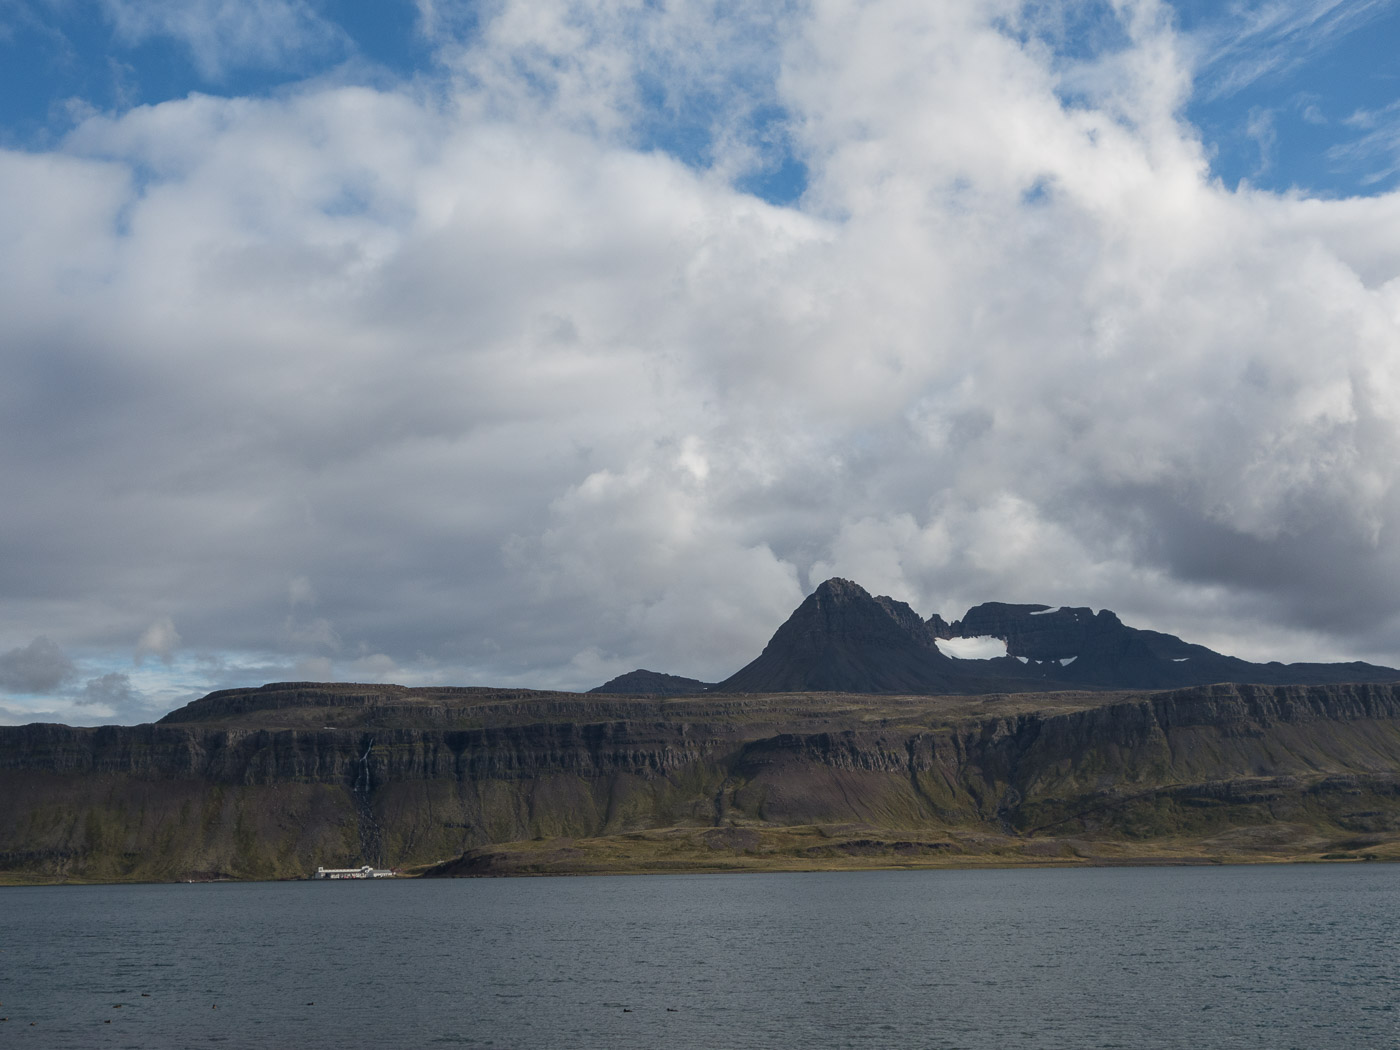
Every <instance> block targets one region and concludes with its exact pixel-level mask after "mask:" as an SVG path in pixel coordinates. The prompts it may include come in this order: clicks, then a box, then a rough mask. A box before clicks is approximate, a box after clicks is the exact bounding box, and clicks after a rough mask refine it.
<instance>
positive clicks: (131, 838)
mask: <svg viewBox="0 0 1400 1050" xmlns="http://www.w3.org/2000/svg"><path fill="white" fill-rule="evenodd" d="M1127 698H1129V697H1128V695H1127V694H1102V693H1100V694H1094V693H1073V694H1057V695H1048V696H1047V695H1044V694H1042V695H1037V696H1031V697H1024V696H1021V697H1017V696H1012V697H1005V696H997V697H981V698H979V697H955V698H927V697H871V696H838V695H830V694H811V695H800V696H781V697H761V696H760V697H743V698H724V697H714V696H706V697H699V698H676V699H666V700H647V699H626V700H622V699H618V698H611V699H609V698H601V699H600V698H586V699H585V698H576V699H569V698H563V699H561V698H559V697H557V696H556V697H543V698H541V697H532V698H527V699H525V700H521V699H518V698H516V699H511V698H508V697H507V698H501V697H492V696H482V697H480V698H474V699H473V700H472V701H470V702H466V701H460V700H454V701H453V704H452V705H444V704H437V703H431V702H424V700H422V699H418V698H417V696H416V694H413V693H411V692H410V691H407V690H404V691H402V694H397V695H396V696H395V697H393V698H391V703H390V704H389V705H388V707H385V706H384V705H381V706H379V707H376V708H375V709H373V710H372V711H366V710H365V709H364V708H359V707H356V706H354V705H353V704H347V705H345V706H341V707H337V706H335V705H334V704H330V705H323V706H320V707H316V708H314V709H306V708H281V709H277V710H271V711H255V712H244V713H242V714H237V715H233V716H229V717H225V718H221V719H216V720H214V721H215V723H216V724H217V725H219V726H222V727H224V728H235V729H237V728H241V729H251V728H264V729H273V730H278V729H283V730H293V729H296V730H306V729H318V730H319V729H321V728H322V727H324V726H336V727H339V729H338V730H337V731H346V732H352V731H354V730H357V729H358V728H363V727H365V726H380V727H382V726H384V725H386V724H391V723H392V724H408V725H413V726H418V727H421V728H423V729H425V730H436V729H442V728H444V727H448V728H454V729H464V728H474V727H481V726H512V725H522V724H531V723H538V722H550V721H555V722H577V721H581V720H583V719H585V718H593V719H601V720H607V719H615V718H618V717H619V716H620V715H630V716H633V717H644V718H646V719H654V720H656V721H657V722H661V721H665V722H666V723H668V724H670V723H686V722H687V721H688V720H692V719H695V720H700V719H708V720H709V722H710V726H711V728H713V727H714V726H715V725H720V726H721V727H722V728H723V729H724V731H725V732H732V733H733V734H734V738H735V740H736V741H742V740H759V739H763V738H767V737H771V736H772V735H773V734H775V733H778V732H781V731H787V732H793V731H801V732H805V733H814V734H819V735H820V734H826V735H838V736H839V735H840V734H841V733H843V732H845V733H847V735H853V739H857V740H858V742H859V745H860V748H863V749H864V750H863V751H858V752H853V753H852V755H850V756H846V755H843V754H840V753H836V754H828V755H825V756H824V757H821V758H816V757H814V756H813V755H812V754H811V753H808V752H804V751H803V750H802V748H800V747H798V748H793V747H788V748H775V749H772V750H771V751H763V750H760V751H758V752H754V751H752V750H750V751H747V752H745V753H744V757H743V759H742V761H740V760H737V759H736V758H735V756H736V754H737V753H738V750H739V749H738V745H737V744H736V745H735V747H734V748H731V749H730V750H729V751H728V752H727V753H723V754H719V753H716V754H714V755H712V756H711V757H710V758H707V759H705V760H703V761H695V762H691V763H689V764H685V765H683V766H681V767H679V768H675V769H670V770H668V771H667V772H665V773H664V774H657V775H641V774H633V773H626V774H624V773H613V774H610V775H607V776H585V775H580V774H579V773H576V772H567V771H562V770H561V771H559V772H555V773H552V774H549V775H544V776H538V777H534V778H526V779H520V778H514V779H512V778H508V777H495V778H492V777H485V778H479V779H474V778H461V777H455V776H454V777H446V776H434V777H429V778H425V779H401V780H391V781H389V782H387V783H385V784H383V785H382V786H381V787H379V789H378V790H377V791H376V792H375V795H374V801H373V820H374V822H375V824H377V826H378V829H379V833H380V837H381V840H382V844H383V856H382V857H381V858H367V857H366V856H365V855H364V853H363V850H362V838H361V835H362V831H363V827H362V821H361V816H360V814H359V813H358V812H357V807H356V805H355V800H354V798H353V796H352V794H351V792H350V790H349V787H348V785H347V784H341V783H334V784H333V783H315V782H308V781H299V780H287V781H283V782H278V783H271V784H267V783H264V784H247V783H222V784H219V783H213V782H210V781H207V780H202V779H183V780H173V779H170V780H154V779H142V778H140V777H137V776H132V775H128V774H120V773H102V774H83V775H73V774H59V773H35V772H17V771H15V770H4V771H0V846H2V847H3V848H0V881H12V882H13V881H24V882H33V881H52V880H74V881H118V880H172V879H184V878H263V879H266V878H288V877H300V876H304V875H305V874H306V873H307V872H309V871H310V870H311V869H313V868H314V867H315V866H316V865H317V864H325V865H327V866H348V865H358V864H359V863H362V862H363V861H364V860H366V859H379V860H381V861H383V862H386V863H391V864H395V865H402V866H405V867H409V868H413V869H416V870H426V869H427V868H429V867H430V866H431V865H432V864H433V863H434V862H442V861H447V860H448V859H449V858H458V857H459V856H460V858H461V859H460V860H454V861H450V862H448V863H447V864H445V865H443V866H441V867H439V868H438V871H437V873H438V874H525V873H569V872H574V873H580V872H634V871H676V870H696V871H700V870H703V871H720V870H796V869H841V868H860V867H890V866H894V867H948V866H968V865H988V864H994V865H1002V864H1085V863H1123V862H1127V861H1137V862H1154V863H1155V862H1167V863H1193V862H1203V861H1228V862H1234V861H1245V860H1256V861H1278V860H1299V859H1321V858H1324V857H1329V858H1336V859H1339V860H1348V859H1361V858H1377V859H1397V858H1400V787H1397V773H1400V725H1397V724H1396V723H1395V722H1394V721H1390V720H1370V721H1367V720H1355V721H1328V720H1315V721H1311V722H1306V723H1291V724H1275V725H1270V726H1267V727H1264V728H1259V727H1244V728H1242V729H1239V730H1238V731H1236V730H1230V731H1222V730H1221V729H1220V728H1219V727H1218V726H1200V725H1194V726H1193V725H1181V726H1174V727H1171V728H1170V729H1169V731H1166V732H1163V733H1160V734H1159V735H1157V736H1151V735H1149V736H1148V737H1147V738H1145V739H1144V740H1138V739H1136V738H1129V737H1124V736H1121V735H1115V734H1114V733H1112V732H1104V731H1101V730H1095V731H1094V732H1092V733H1089V732H1087V731H1086V730H1084V729H1083V727H1082V726H1080V725H1079V724H1078V723H1076V722H1075V721H1074V716H1077V715H1085V716H1086V717H1092V715H1093V713H1094V711H1095V709H1098V708H1102V707H1105V706H1106V705H1111V704H1114V703H1117V702H1119V701H1122V700H1124V699H1127ZM1035 712H1039V713H1042V714H1049V715H1052V716H1066V717H1065V718H1062V719H1059V720H1057V721H1055V722H1053V723H1046V725H1047V726H1050V727H1051V728H1054V727H1058V729H1059V731H1060V733H1061V737H1060V738H1057V737H1056V736H1055V734H1054V733H1052V732H1050V731H1049V730H1048V729H1047V730H1045V731H1044V732H1042V733H1041V735H1040V736H1038V737H1035V738H1034V739H1032V740H1031V741H1030V742H1029V743H1028V744H1025V745H1024V746H1023V745H1019V744H1018V745H1017V746H1018V747H1019V748H1020V750H1018V751H1015V753H1014V754H1012V752H1010V751H1008V750H1007V747H1009V743H1008V742H1007V741H1002V740H1001V736H1002V735H1004V734H1007V733H1010V732H1011V731H1012V729H1013V728H1014V726H1015V725H1016V724H1017V719H1018V718H1021V717H1022V716H1026V715H1030V714H1032V713H1035ZM1008 727H1011V728H1008ZM404 746H407V745H404ZM906 748H918V749H923V750H922V751H921V752H920V754H921V755H922V754H924V753H925V752H926V758H927V761H924V762H918V763H916V762H914V761H912V758H913V753H912V751H911V752H910V758H911V761H910V762H909V763H908V765H907V766H904V765H900V764H899V763H898V762H894V763H887V764H886V766H884V767H879V768H874V767H871V766H869V765H868V760H869V756H870V755H871V754H876V755H878V754H881V753H887V754H892V755H894V756H895V757H896V758H898V757H899V756H900V754H901V753H902V752H903V751H904V750H905V749H906ZM1008 756H1010V757H1008ZM848 759H849V761H848ZM862 762H866V763H867V765H862ZM843 763H844V764H843Z"/></svg>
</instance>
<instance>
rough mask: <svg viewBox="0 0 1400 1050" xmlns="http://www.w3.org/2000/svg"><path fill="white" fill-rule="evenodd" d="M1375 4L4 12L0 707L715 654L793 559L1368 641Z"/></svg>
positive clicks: (771, 625) (120, 701)
mask: <svg viewBox="0 0 1400 1050" xmlns="http://www.w3.org/2000/svg"><path fill="white" fill-rule="evenodd" d="M1398 41H1400V0H1384V2H1381V0H1369V2H1368V0H1354V2H1346V3H1343V2H1338V0H1257V2H1240V3H1231V4H1207V3H1197V2H1194V0H1192V2H1190V3H1187V2H1185V0H1183V2H1182V3H1180V4H1179V5H1177V6H1172V5H1170V4H1166V3H1163V2H1161V0H1114V2H1112V3H1108V2H1104V3H1093V4H1085V3H1080V2H1069V0H1064V2H1057V0H1029V2H1019V0H941V2H939V3H937V4H930V3H927V2H926V0H865V2H861V3H856V2H853V0H852V2H845V0H824V2H820V3H816V2H811V3H809V2H800V0H790V2H782V3H776V4H766V5H744V4H736V3H733V2H731V0H689V2H685V3H681V2H677V0H587V2H584V0H491V2H490V3H484V4H469V3H451V2H448V0H417V2H414V3H408V2H398V0H390V2H386V3H382V4H376V5H363V4H351V3H348V2H337V3H330V2H321V0H181V2H175V0H0V379H3V381H2V382H0V493H4V495H5V498H4V499H3V500H0V720H3V721H7V722H20V721H27V720H33V719H49V720H63V721H70V722H82V723H92V722H98V721H104V720H108V721H134V720H139V719H143V718H150V717H153V716H158V715H159V714H161V713H162V712H164V711H166V710H169V709H170V708H172V707H174V706H177V705H178V704H179V703H182V702H184V701H185V700H188V699H190V698H191V697H192V696H196V695H199V694H200V693H201V692H203V691H205V690H209V689H214V688H220V687H227V686H241V685H257V684H261V683H262V682H266V681H273V680H306V679H319V680H359V681H393V682H401V683H405V684H415V683H440V684H449V685H451V684H482V685H485V684H494V685H522V686H538V687H548V688H588V687H591V686H593V685H596V684H598V683H601V682H603V681H605V680H607V679H609V678H611V677H613V676H614V675H616V674H618V673H621V672H625V671H628V670H631V669H633V668H636V667H648V668H651V669H654V670H658V671H666V672H670V673H675V674H683V675H687V676H690V677H695V678H700V679H704V680H718V679H720V678H723V677H725V676H727V675H728V674H730V673H732V672H733V671H734V670H735V669H736V668H738V667H740V666H742V665H743V664H744V663H746V662H747V661H748V660H750V659H751V658H752V657H753V656H754V655H756V654H757V652H758V651H759V650H760V649H761V648H762V646H763V644H764V643H765V642H766V640H767V639H768V637H769V636H770V635H771V633H772V631H773V630H774V629H775V628H776V627H777V625H778V624H779V623H781V622H782V620H783V619H784V618H785V617H786V615H787V614H788V612H790V611H791V609H792V608H794V607H795V606H796V605H797V604H798V602H799V601H800V600H801V598H802V596H803V595H804V594H805V593H807V592H808V591H810V590H811V589H812V588H813V587H814V586H815V585H816V584H818V583H820V582H821V580H823V579H825V578H826V577H828V576H837V575H839V576H844V577H846V578H849V579H854V580H856V581H858V582H860V583H861V584H862V585H864V586H866V587H867V588H869V589H870V590H871V591H873V592H875V593H884V594H890V595H892V596H894V597H896V598H898V599H900V600H902V601H906V602H909V603H910V604H911V605H912V606H913V607H914V608H916V609H917V610H919V611H920V612H921V613H923V614H925V615H928V614H931V613H939V614H941V615H943V616H944V617H945V618H948V619H953V618H956V617H958V616H960V615H961V614H962V613H963V612H964V611H965V610H966V609H967V608H968V607H969V606H971V605H973V604H976V603H979V602H983V601H989V600H998V601H1012V602H1037V603H1045V604H1049V605H1062V604H1063V605H1072V606H1083V605H1088V606H1092V607H1094V608H1111V609H1113V610H1115V611H1116V612H1118V613H1119V615H1120V616H1122V617H1123V619H1124V620H1125V621H1126V622H1128V623H1131V624H1134V625H1138V626H1142V627H1149V628H1154V629H1157V630H1163V631H1168V632H1170V633H1173V634H1178V635H1181V636H1183V637H1186V638H1188V639H1190V640H1192V641H1196V642H1200V643H1203V644H1206V645H1211V646H1212V647H1214V648H1216V649H1219V650H1221V651H1225V652H1230V653H1234V654H1237V655H1240V656H1244V657H1247V658H1251V659H1280V660H1305V659H1315V660H1317V659H1321V660H1331V659H1353V658H1356V659H1369V660H1372V661H1375V662H1380V663H1387V664H1390V665H1400V544H1397V543H1396V540H1395V537H1396V536H1397V535H1400V411H1397V409H1396V407H1395V406H1397V405H1400V83H1397V80H1396V76H1397V70H1396V64H1395V61H1394V57H1393V56H1394V55H1395V54H1396V53H1397V48H1396V46H1395V45H1396V43H1397V42H1398Z"/></svg>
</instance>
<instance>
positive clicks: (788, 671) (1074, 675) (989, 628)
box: [714, 579, 1400, 694]
mask: <svg viewBox="0 0 1400 1050" xmlns="http://www.w3.org/2000/svg"><path fill="white" fill-rule="evenodd" d="M983 636H988V637H993V638H998V639H1001V640H1002V641H1004V642H1006V646H1007V653H1008V655H1007V656H1006V657H1001V658H998V659H991V660H962V659H954V658H951V657H948V656H945V655H944V654H943V653H941V652H940V651H939V650H938V647H937V641H938V640H939V639H956V638H976V637H983ZM1397 680H1400V670H1396V669H1394V668H1390V667H1378V666H1376V665H1374V664H1366V663H1345V664H1281V663H1269V664H1255V663H1249V662H1248V661H1246V660H1239V659H1236V658H1235V657H1232V656H1224V655H1222V654H1220V653H1217V652H1215V651H1213V650H1211V649H1207V648H1206V647H1205V646H1203V645H1192V644H1190V643H1188V642H1184V641H1182V640H1181V639H1180V638H1176V637H1174V636H1172V635H1169V634H1162V633H1159V632H1157V631H1143V630H1138V629H1137V628H1133V627H1128V626H1127V625H1125V624H1124V623H1123V622H1122V621H1121V620H1119V619H1118V617H1117V616H1115V615H1114V614H1113V613H1111V612H1109V611H1108V610H1107V609H1103V610H1101V611H1100V612H1098V613H1097V614H1096V613H1095V612H1094V611H1093V610H1092V609H1087V608H1060V609H1051V608H1050V607H1049V606H1046V605H1007V604H1003V603H1001V602H988V603H986V604H983V605H978V606H975V607H974V608H972V609H969V610H968V612H967V614H966V615H965V616H964V617H963V618H962V619H961V620H957V621H955V622H953V623H951V624H950V623H947V622H946V621H944V620H943V619H942V618H941V617H939V616H936V615H935V616H932V617H930V618H929V619H928V620H926V621H925V620H921V619H920V618H919V616H918V614H917V613H915V612H914V610H913V609H911V608H910V607H909V606H908V605H906V604H905V603H903V602H899V601H895V600H894V599H893V598H888V597H884V596H880V597H874V596H872V595H870V594H869V593H868V592H867V591H866V590H865V589H864V588H862V587H860V586H859V585H858V584H855V583H852V582H851V581H849V580H841V579H832V580H827V581H826V582H825V583H823V584H822V585H821V586H820V587H818V588H817V589H816V591H815V592H813V593H812V594H811V595H810V596H809V597H808V598H807V600H806V601H804V602H803V603H802V604H801V605H800V606H798V608H797V610H796V611H795V612H794V613H793V614H792V616H791V617H790V618H789V619H788V621H787V622H786V623H784V624H783V625H782V626H781V627H779V628H778V631H777V633H776V634H774V635H773V638H772V640H771V641H770V642H769V643H768V645H767V647H766V648H765V649H764V650H763V653H762V655H760V656H759V657H758V659H756V660H754V661H753V662H752V663H750V664H749V665H748V666H746V667H744V668H743V669H742V670H740V671H739V672H738V673H736V674H734V675H732V676H731V677H729V678H727V679H726V680H725V681H723V682H721V683H719V685H717V686H715V687H714V688H715V689H716V690H717V691H721V692H803V691H830V692H862V693H929V694H935V693H990V692H1035V691H1044V690H1054V689H1066V688H1089V689H1173V688H1182V687H1186V686H1192V685H1208V684H1210V683H1213V682H1256V683H1261V684H1268V685H1291V684H1298V685H1309V684H1323V683H1328V682H1393V681H1397Z"/></svg>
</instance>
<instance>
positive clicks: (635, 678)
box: [588, 667, 713, 696]
mask: <svg viewBox="0 0 1400 1050" xmlns="http://www.w3.org/2000/svg"><path fill="white" fill-rule="evenodd" d="M712 688H713V686H711V685H710V683H708V682H702V681H700V680H699V679H698V678H682V677H681V676H680V675H674V674H662V673H661V672H659V671H646V670H643V669H642V668H640V667H639V668H637V670H635V671H628V672H627V673H626V674H620V675H618V676H617V677H616V678H614V679H612V680H611V681H607V682H604V683H603V684H602V685H600V686H598V688H596V689H590V690H588V691H589V692H590V693H612V694H614V695H620V696H693V695H695V694H696V693H703V692H706V691H708V690H709V689H712Z"/></svg>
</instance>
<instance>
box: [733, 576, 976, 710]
mask: <svg viewBox="0 0 1400 1050" xmlns="http://www.w3.org/2000/svg"><path fill="white" fill-rule="evenodd" d="M715 689H716V691H718V692H737V693H747V692H780V693H797V692H815V691H829V692H852V693H899V692H923V693H933V692H944V693H957V692H964V691H966V689H967V684H966V675H964V674H962V673H959V672H958V670H957V669H956V667H955V665H954V663H953V661H952V660H950V659H949V658H948V657H946V656H944V655H943V654H942V653H940V652H939V651H938V647H937V646H936V645H935V644H934V635H933V634H932V632H931V631H930V630H929V628H928V627H927V625H925V623H924V622H923V620H921V619H920V618H919V615H918V614H917V613H916V612H914V610H913V609H911V608H909V606H908V605H905V604H904V603H903V602H897V601H895V600H894V599H893V598H887V597H883V596H882V597H879V598H876V597H872V596H871V594H870V593H869V592H868V591H866V590H865V588H864V587H861V586H860V585H859V584H855V583H852V582H851V581H849V580H842V579H831V580H827V581H826V582H825V583H823V584H822V585H821V586H820V587H818V588H817V589H816V590H815V591H814V592H813V593H812V594H811V595H809V596H808V597H807V599H806V601H804V602H803V603H802V604H801V605H799V606H798V607H797V610H796V611H795V612H794V613H793V614H792V616H790V617H789V618H788V621H787V622H786V623H784V624H783V625H782V626H781V627H779V628H778V631H777V633H776V634H774V635H773V638H772V640H771V641H770V642H769V643H768V645H767V646H766V647H765V648H764V650H763V653H762V654H761V655H760V656H759V657H758V659H756V660H754V661H753V662H752V663H750V664H749V665H748V666H747V667H745V668H743V669H742V670H740V671H739V672H737V673H736V674H734V675H731V676H730V677H729V678H727V679H725V680H724V681H723V682H720V683H719V684H718V685H717V686H715Z"/></svg>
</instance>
